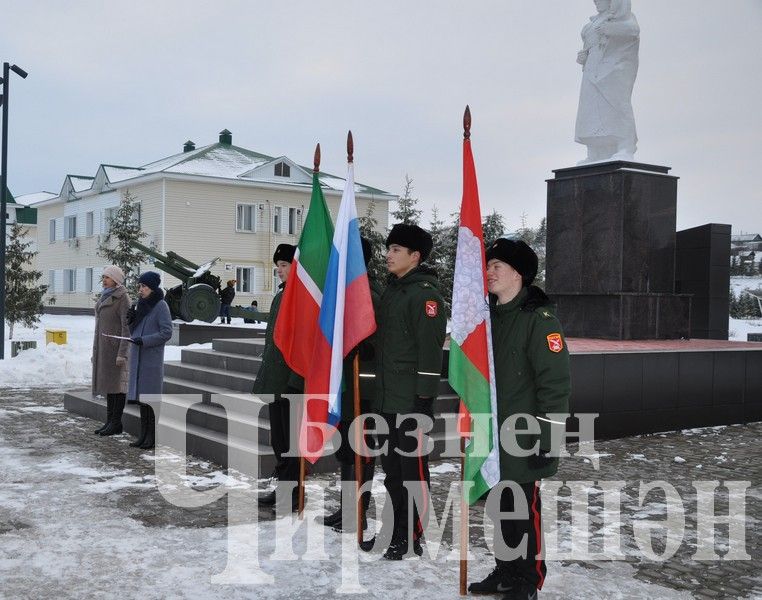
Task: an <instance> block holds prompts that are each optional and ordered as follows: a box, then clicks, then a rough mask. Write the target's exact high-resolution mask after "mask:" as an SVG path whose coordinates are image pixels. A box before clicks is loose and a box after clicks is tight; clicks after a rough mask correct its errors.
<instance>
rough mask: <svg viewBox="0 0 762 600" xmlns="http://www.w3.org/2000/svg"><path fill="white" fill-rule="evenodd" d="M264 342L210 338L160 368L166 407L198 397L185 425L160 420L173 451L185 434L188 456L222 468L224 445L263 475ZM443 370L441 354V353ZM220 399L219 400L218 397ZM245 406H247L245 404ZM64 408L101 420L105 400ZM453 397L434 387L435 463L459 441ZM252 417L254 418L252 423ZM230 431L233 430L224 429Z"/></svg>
mask: <svg viewBox="0 0 762 600" xmlns="http://www.w3.org/2000/svg"><path fill="white" fill-rule="evenodd" d="M263 349H264V339H214V340H213V341H212V348H211V349H184V350H182V353H181V360H180V361H179V362H178V361H168V362H166V363H165V364H164V398H166V399H168V400H169V402H168V404H169V405H172V404H173V399H178V400H179V399H180V396H182V395H186V394H193V395H200V397H201V398H200V399H201V402H198V403H196V404H194V405H192V406H191V407H190V408H188V409H187V413H186V417H185V422H184V423H181V422H180V421H179V420H178V419H176V418H175V419H166V422H167V426H166V427H167V429H166V430H163V431H164V432H167V436H165V438H164V439H169V440H176V441H175V442H174V443H171V444H170V445H173V446H175V447H177V446H179V445H181V443H182V439H181V438H179V437H177V436H180V435H182V431H183V428H184V429H185V432H186V434H185V445H186V452H187V453H188V454H191V455H194V456H197V457H200V458H204V459H208V460H212V461H214V462H216V463H218V464H220V465H222V466H227V465H228V446H230V449H231V450H234V451H235V452H236V453H241V455H242V457H243V460H244V463H248V461H251V460H256V461H257V464H258V473H259V474H260V476H261V475H262V474H265V475H267V474H269V473H270V472H272V470H273V468H274V466H275V457H274V455H273V452H272V448H271V447H270V423H269V420H268V418H267V417H268V412H267V409H266V407H265V406H264V404H263V402H262V401H261V400H260V399H259V398H257V397H255V396H253V395H252V394H251V389H252V387H253V385H254V379H255V378H256V373H257V370H258V369H259V367H260V365H261V364H262V358H261V357H262V351H263ZM444 363H445V365H446V364H447V355H446V353H445V360H444ZM214 396H217V397H218V398H217V400H218V401H224V402H225V404H226V406H228V408H229V411H226V410H225V408H223V407H222V406H221V405H220V404H219V403H216V402H212V399H213V397H214ZM219 396H224V398H219ZM249 403H253V405H252V404H249ZM64 406H65V407H66V408H67V410H70V411H72V412H75V413H78V414H81V415H84V416H87V417H90V418H94V419H104V418H105V413H106V406H105V399H104V398H94V397H93V396H92V394H91V393H90V392H89V391H70V392H67V393H66V394H65V395H64ZM457 412H458V398H457V396H456V395H455V393H454V392H453V391H452V389H451V388H450V387H449V385H447V381H446V379H444V378H443V379H442V380H441V382H440V393H439V397H438V398H437V400H436V401H435V405H434V413H435V419H434V428H433V430H432V432H431V433H430V437H431V438H432V440H433V442H434V450H433V453H432V455H431V459H432V460H436V459H438V458H439V457H440V456H441V454H442V452H443V451H444V450H445V449H447V451H448V454H449V455H452V454H454V453H456V452H457V451H458V448H459V439H458V435H457V432H456V426H455V425H456V418H457ZM252 414H257V415H258V416H257V417H255V418H252V416H251V415H252ZM233 421H235V422H236V424H238V425H241V424H245V425H246V427H247V431H248V432H252V431H256V433H255V434H254V435H247V436H245V438H246V439H243V438H242V437H240V436H234V435H230V436H229V435H228V428H229V425H230V423H231V422H233ZM123 424H124V427H125V430H126V431H128V432H129V433H133V434H136V433H137V431H138V430H139V427H140V425H139V416H138V410H137V407H134V406H128V407H127V408H126V410H125V415H124V418H123ZM230 429H231V430H233V429H235V428H234V427H230ZM335 467H336V462H335V459H334V458H333V457H332V456H331V457H325V458H323V459H321V460H320V461H318V463H317V464H316V465H314V468H313V470H314V471H331V470H333V469H335Z"/></svg>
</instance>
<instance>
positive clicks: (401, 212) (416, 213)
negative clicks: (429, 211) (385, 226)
mask: <svg viewBox="0 0 762 600" xmlns="http://www.w3.org/2000/svg"><path fill="white" fill-rule="evenodd" d="M417 206H418V198H413V179H412V177H410V176H409V175H408V174H407V173H405V188H404V189H403V190H402V195H401V196H400V198H399V200H397V210H393V211H392V217H394V223H395V224H396V223H405V224H407V225H418V222H419V221H420V220H421V209H420V208H417Z"/></svg>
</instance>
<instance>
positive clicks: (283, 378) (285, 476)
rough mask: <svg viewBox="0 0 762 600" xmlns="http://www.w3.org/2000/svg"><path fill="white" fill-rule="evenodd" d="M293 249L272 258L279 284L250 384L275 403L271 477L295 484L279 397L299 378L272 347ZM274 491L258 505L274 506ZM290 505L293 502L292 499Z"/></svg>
mask: <svg viewBox="0 0 762 600" xmlns="http://www.w3.org/2000/svg"><path fill="white" fill-rule="evenodd" d="M295 252H296V246H292V245H291V244H280V245H279V246H278V247H277V248H276V249H275V254H273V263H274V264H275V268H276V270H277V273H278V277H279V278H280V280H281V282H282V283H281V284H280V286H279V288H278V293H276V294H275V297H274V298H273V301H272V304H271V305H270V319H269V321H268V322H267V329H266V330H265V347H264V350H263V351H262V364H261V365H260V366H259V370H258V371H257V378H256V380H255V381H254V389H253V390H252V391H253V392H254V393H255V394H274V395H275V399H274V400H273V401H272V402H271V403H270V404H269V405H268V408H269V413H270V440H271V443H272V447H273V452H274V453H275V458H276V460H277V464H276V467H275V475H276V476H277V478H278V480H279V481H297V480H298V479H299V459H298V458H296V457H293V456H292V457H288V456H284V454H286V453H287V452H288V448H289V422H290V419H289V403H288V399H287V398H284V397H283V396H282V394H283V393H285V392H286V391H289V390H290V389H291V388H290V386H291V385H293V383H292V382H294V381H295V380H296V379H300V378H299V376H298V375H297V374H296V373H294V372H293V371H292V370H291V369H290V368H289V366H288V365H287V364H286V360H285V358H283V354H282V353H281V351H280V349H278V347H277V346H276V345H275V341H274V340H273V335H274V333H275V322H276V320H277V318H278V311H279V309H280V303H281V300H282V299H283V290H284V288H285V287H286V282H287V281H288V275H289V272H290V271H291V262H292V261H293V260H294V254H295ZM275 500H276V497H275V490H273V491H272V492H269V493H267V494H265V495H263V496H261V497H260V499H259V503H260V504H264V505H267V506H274V505H275ZM292 505H293V498H292Z"/></svg>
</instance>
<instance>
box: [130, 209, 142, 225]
mask: <svg viewBox="0 0 762 600" xmlns="http://www.w3.org/2000/svg"><path fill="white" fill-rule="evenodd" d="M141 206H142V205H141V204H136V205H135V212H134V213H132V220H133V221H134V222H135V225H137V227H138V229H140V223H141V221H140V218H141V211H140V207H141Z"/></svg>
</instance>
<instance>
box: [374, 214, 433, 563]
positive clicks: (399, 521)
mask: <svg viewBox="0 0 762 600" xmlns="http://www.w3.org/2000/svg"><path fill="white" fill-rule="evenodd" d="M386 247H387V255H386V266H387V269H388V271H389V279H388V282H387V287H386V289H385V290H384V293H383V295H382V296H381V307H380V310H379V311H378V313H377V316H378V319H377V320H378V330H377V332H376V396H375V399H374V408H375V412H376V413H377V414H379V415H380V416H381V418H383V419H384V420H385V421H386V425H387V427H388V430H389V434H388V436H379V443H380V444H381V446H380V447H383V444H385V443H388V447H387V448H386V449H385V452H384V453H383V454H382V455H381V464H382V466H383V468H384V473H385V474H386V479H385V481H384V485H385V487H386V490H387V493H388V496H389V498H390V500H391V502H392V506H393V508H394V515H395V518H394V524H393V535H392V538H391V544H390V546H389V548H388V549H387V551H386V553H385V554H384V556H385V557H386V558H388V559H390V560H399V559H401V558H402V557H403V556H405V555H406V554H407V553H408V550H409V548H408V546H409V541H410V537H411V535H409V534H410V533H411V532H410V531H409V530H410V529H411V528H410V527H409V525H408V520H409V516H408V488H406V487H405V483H406V482H407V484H408V486H409V487H410V488H411V489H413V490H414V493H415V498H416V500H420V504H418V503H416V506H415V510H414V514H413V515H412V516H413V519H412V541H413V551H414V552H415V553H416V554H419V555H420V554H422V552H423V550H422V549H421V545H420V538H421V536H422V535H423V529H424V526H425V524H426V523H427V521H428V514H427V510H428V505H429V465H428V455H427V453H426V448H423V447H422V446H423V444H422V436H423V431H422V429H421V424H420V423H419V421H418V419H416V418H415V416H414V415H426V416H427V417H429V418H430V419H433V406H432V404H433V401H434V399H435V398H436V396H437V390H438V387H439V380H440V376H441V375H440V374H441V372H442V346H443V344H444V339H445V327H446V323H447V317H446V315H445V307H444V301H443V299H442V295H441V293H440V292H439V289H438V279H437V275H436V272H435V271H434V270H433V269H431V268H429V267H427V266H425V265H423V264H421V263H422V262H423V261H425V260H426V258H427V257H428V256H429V254H430V253H431V250H432V247H433V242H432V239H431V236H430V235H429V234H428V233H427V232H426V231H424V230H423V229H421V228H420V227H418V226H417V225H407V224H402V223H399V224H397V225H395V226H394V227H393V228H392V230H391V232H390V233H389V237H388V238H387V240H386ZM400 452H404V453H407V454H408V456H403V455H401V454H400ZM410 454H412V455H410ZM419 506H420V508H421V514H420V515H419V514H418V507H419ZM389 525H390V524H385V525H384V526H385V527H386V526H389Z"/></svg>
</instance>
